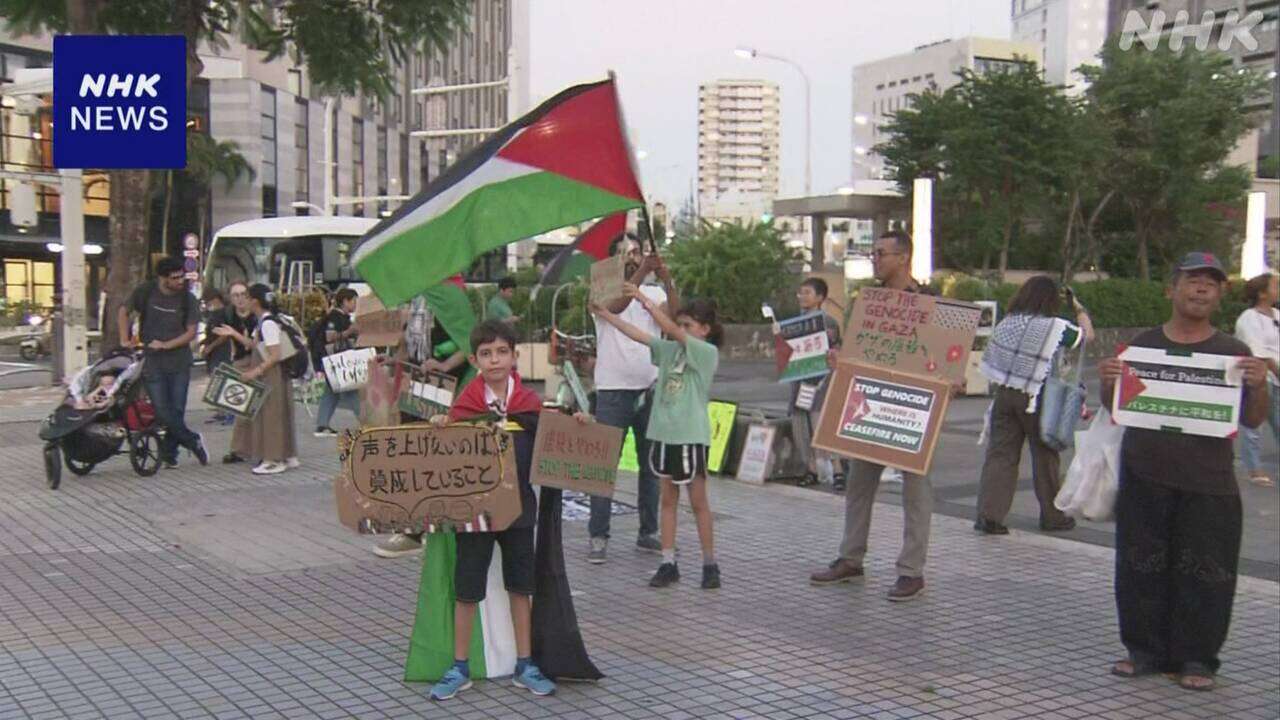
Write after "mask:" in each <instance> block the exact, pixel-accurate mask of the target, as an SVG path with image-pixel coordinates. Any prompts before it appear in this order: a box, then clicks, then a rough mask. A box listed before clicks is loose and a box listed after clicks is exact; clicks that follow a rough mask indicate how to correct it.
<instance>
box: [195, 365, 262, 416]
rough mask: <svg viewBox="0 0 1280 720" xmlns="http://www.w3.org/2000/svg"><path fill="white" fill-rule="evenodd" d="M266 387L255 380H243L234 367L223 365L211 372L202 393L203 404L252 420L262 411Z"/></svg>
mask: <svg viewBox="0 0 1280 720" xmlns="http://www.w3.org/2000/svg"><path fill="white" fill-rule="evenodd" d="M266 397H267V386H266V385H264V384H263V383H261V382H258V381H257V380H245V379H244V378H243V377H241V375H240V371H239V370H237V369H236V368H235V367H234V366H232V365H230V364H228V363H223V364H222V365H219V366H218V368H217V369H216V370H214V371H213V375H212V376H210V378H209V385H208V387H206V388H205V391H204V402H205V404H206V405H211V406H213V407H215V408H218V409H219V410H226V411H227V412H229V413H231V414H233V415H235V416H237V417H242V418H245V419H246V420H248V419H251V418H253V417H254V416H256V415H257V414H258V410H260V409H262V401H263V400H264V399H266Z"/></svg>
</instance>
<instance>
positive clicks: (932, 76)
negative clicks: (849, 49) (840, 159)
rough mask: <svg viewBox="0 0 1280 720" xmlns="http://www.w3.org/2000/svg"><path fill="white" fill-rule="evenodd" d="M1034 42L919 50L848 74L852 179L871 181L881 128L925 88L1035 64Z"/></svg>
mask: <svg viewBox="0 0 1280 720" xmlns="http://www.w3.org/2000/svg"><path fill="white" fill-rule="evenodd" d="M1040 57H1041V53H1040V44H1039V43H1038V42H1015V41H1011V40H995V39H991V38H977V37H968V38H961V39H959V40H943V41H941V42H936V43H932V44H930V45H922V46H920V47H918V48H916V49H915V50H912V51H911V52H909V53H903V54H901V55H895V56H893V57H889V58H884V59H883V60H875V61H872V62H868V63H863V64H861V65H858V66H856V67H854V68H853V178H854V179H855V180H858V179H874V178H879V177H881V176H882V175H883V174H884V172H885V168H884V161H883V159H882V158H880V156H879V155H877V154H876V153H875V151H874V150H873V148H875V146H876V144H878V143H880V142H881V141H883V140H884V133H883V132H882V131H881V129H880V128H881V126H882V125H883V124H884V123H886V122H888V120H889V117H890V116H891V115H892V114H893V113H895V112H897V111H899V110H902V109H903V108H907V107H910V106H911V100H910V98H909V97H908V96H909V95H911V94H913V93H923V92H924V91H925V90H927V89H929V88H930V87H936V88H937V89H938V90H945V89H947V88H949V87H951V86H952V85H955V84H956V83H957V82H959V78H958V77H957V76H956V73H958V72H959V71H960V70H962V69H969V70H972V71H974V72H977V73H985V72H991V71H995V70H1004V69H1008V68H1010V67H1012V66H1014V65H1017V64H1019V63H1028V62H1031V63H1038V60H1039V58H1040Z"/></svg>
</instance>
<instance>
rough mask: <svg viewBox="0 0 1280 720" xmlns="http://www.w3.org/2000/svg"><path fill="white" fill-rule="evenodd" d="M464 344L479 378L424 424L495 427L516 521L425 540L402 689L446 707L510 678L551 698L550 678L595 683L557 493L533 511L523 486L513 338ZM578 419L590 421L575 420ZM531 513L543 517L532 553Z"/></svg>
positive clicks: (506, 331)
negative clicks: (421, 685)
mask: <svg viewBox="0 0 1280 720" xmlns="http://www.w3.org/2000/svg"><path fill="white" fill-rule="evenodd" d="M470 339H471V348H472V354H471V357H470V361H471V363H472V364H473V365H474V366H475V367H476V369H477V371H478V372H479V375H478V377H477V378H476V379H475V380H474V381H472V382H471V383H470V384H469V385H468V386H467V387H466V389H465V390H463V391H462V393H461V394H459V395H458V397H457V398H456V399H455V400H454V403H453V406H452V407H451V408H450V410H449V415H448V417H445V416H437V417H435V418H432V423H433V424H434V425H436V426H438V427H442V426H444V425H445V424H447V423H451V422H452V423H459V422H497V423H498V424H499V425H500V426H501V427H502V428H503V429H504V430H506V431H507V432H509V433H511V437H512V442H513V444H514V446H515V459H516V474H517V476H518V479H519V485H520V502H521V506H522V511H521V514H520V517H519V518H517V519H516V521H515V522H514V523H512V524H511V526H510V527H508V528H507V529H505V530H503V531H501V532H496V533H493V532H490V533H482V532H476V533H456V534H455V533H452V532H439V533H432V534H430V535H428V536H427V547H426V552H425V553H424V554H423V570H422V580H421V583H420V587H419V595H418V612H417V618H416V619H415V621H414V628H413V635H412V637H411V639H410V647H409V657H408V660H407V661H406V664H405V680H407V681H433V682H435V686H434V687H433V688H432V690H431V697H432V698H433V699H435V700H448V699H450V698H452V697H453V696H455V695H456V694H458V693H459V692H461V691H463V690H466V689H468V688H470V687H471V685H472V680H473V679H479V678H485V677H499V676H503V675H507V674H512V675H513V677H512V682H513V683H514V684H515V685H516V686H517V687H521V688H525V689H527V690H529V691H530V692H532V693H534V694H535V695H540V696H542V695H550V694H552V693H554V692H555V689H556V685H555V683H554V682H553V681H552V680H550V679H549V678H548V677H547V676H548V675H550V676H551V677H562V678H571V679H578V680H596V679H599V678H601V677H603V675H602V674H601V673H600V671H599V670H597V669H596V667H595V666H594V665H593V664H592V663H591V660H590V659H589V658H588V657H587V653H586V649H585V648H584V647H583V643H582V636H581V633H580V632H579V630H578V627H577V617H576V614H575V613H574V609H573V600H572V598H571V596H570V594H569V585H568V580H567V578H566V576H565V572H564V554H563V548H562V546H561V540H560V512H561V504H560V500H561V498H560V491H559V490H558V489H555V488H544V489H543V490H542V500H541V503H539V502H538V500H537V499H536V498H535V497H534V493H533V488H532V486H531V485H530V483H529V473H530V468H531V465H532V463H533V450H534V438H535V436H536V434H537V427H538V413H539V412H540V411H541V409H542V404H541V401H540V400H539V398H538V396H537V395H536V394H535V393H534V392H533V391H531V390H529V389H528V388H526V387H525V386H524V385H523V384H522V383H521V382H520V376H519V374H517V373H516V372H515V370H514V367H515V364H516V359H517V353H516V334H515V331H514V330H513V329H512V328H511V326H510V325H508V324H507V323H504V322H501V321H496V320H491V321H486V322H484V323H481V324H480V325H478V326H477V327H476V328H475V330H473V331H472V333H471V338H470ZM577 418H578V420H579V422H583V423H586V422H588V421H589V420H590V418H589V417H588V416H586V415H582V414H579V415H578V416H577ZM539 506H540V508H539ZM535 508H538V509H540V511H541V512H540V513H539V514H538V521H537V525H538V528H537V535H538V537H537V540H538V543H537V546H536V552H535V545H534V515H535ZM495 555H496V556H495ZM499 568H500V570H499ZM498 572H501V581H500V582H502V587H505V589H506V591H507V596H506V597H503V596H502V594H501V593H491V592H489V590H490V588H494V589H496V588H497V587H499V586H498V584H497V583H498V582H499V580H498V579H497V578H496V577H495V575H496V573H498ZM504 610H505V611H504ZM508 623H509V624H508ZM544 669H545V673H546V674H544Z"/></svg>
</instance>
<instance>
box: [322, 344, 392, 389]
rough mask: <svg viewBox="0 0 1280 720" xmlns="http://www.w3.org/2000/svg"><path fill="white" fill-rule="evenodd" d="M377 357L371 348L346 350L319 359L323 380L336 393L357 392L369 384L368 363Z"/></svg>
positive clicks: (376, 353)
mask: <svg viewBox="0 0 1280 720" xmlns="http://www.w3.org/2000/svg"><path fill="white" fill-rule="evenodd" d="M377 356H378V351H377V350H374V349H373V348H363V349H360V350H346V351H344V352H340V353H337V354H336V355H326V356H325V357H323V358H321V359H320V366H321V369H323V370H324V379H325V380H326V381H328V383H329V388H330V389H331V390H333V391H334V392H336V393H340V392H348V391H350V390H359V389H360V388H362V387H364V386H365V385H367V384H369V362H370V361H372V360H373V359H374V358H375V357H377Z"/></svg>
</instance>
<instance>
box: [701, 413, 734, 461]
mask: <svg viewBox="0 0 1280 720" xmlns="http://www.w3.org/2000/svg"><path fill="white" fill-rule="evenodd" d="M737 414H738V406H737V405H734V404H733V403H727V402H719V401H716V400H712V401H711V402H709V403H707V418H708V419H709V420H710V421H711V447H710V448H708V449H707V471H708V472H713V473H718V472H720V471H721V470H723V469H724V455H725V451H726V450H728V449H729V438H730V437H731V436H732V435H733V418H734V417H735V416H736V415H737Z"/></svg>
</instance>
